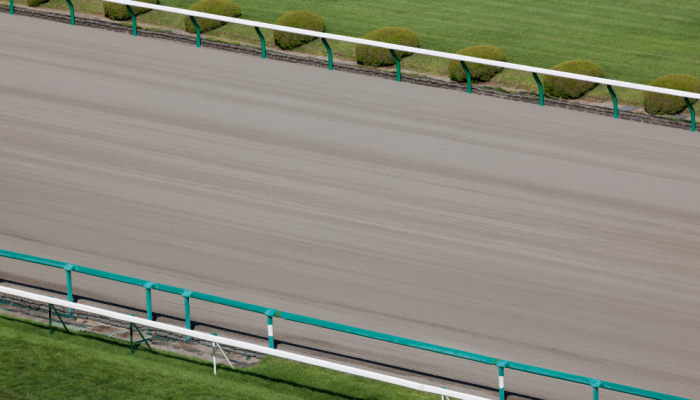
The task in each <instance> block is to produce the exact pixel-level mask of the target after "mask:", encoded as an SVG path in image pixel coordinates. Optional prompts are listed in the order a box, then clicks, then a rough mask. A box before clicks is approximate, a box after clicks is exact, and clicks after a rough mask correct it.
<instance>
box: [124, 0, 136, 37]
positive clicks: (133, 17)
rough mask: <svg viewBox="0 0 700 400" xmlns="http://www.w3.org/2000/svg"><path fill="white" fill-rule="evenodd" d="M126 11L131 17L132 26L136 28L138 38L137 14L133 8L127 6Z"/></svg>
mask: <svg viewBox="0 0 700 400" xmlns="http://www.w3.org/2000/svg"><path fill="white" fill-rule="evenodd" d="M126 11H128V12H129V15H131V25H132V26H133V27H134V36H136V14H134V10H132V9H131V6H126Z"/></svg>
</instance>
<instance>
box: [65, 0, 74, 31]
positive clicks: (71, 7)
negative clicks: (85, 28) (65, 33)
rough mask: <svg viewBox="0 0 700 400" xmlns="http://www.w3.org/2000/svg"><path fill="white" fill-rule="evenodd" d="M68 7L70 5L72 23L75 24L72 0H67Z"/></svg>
mask: <svg viewBox="0 0 700 400" xmlns="http://www.w3.org/2000/svg"><path fill="white" fill-rule="evenodd" d="M66 3H68V7H70V24H71V25H75V10H74V9H73V2H72V1H71V0H66Z"/></svg>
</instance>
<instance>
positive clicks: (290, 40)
mask: <svg viewBox="0 0 700 400" xmlns="http://www.w3.org/2000/svg"><path fill="white" fill-rule="evenodd" d="M47 1H48V0H28V4H29V6H31V7H36V6H38V5H40V4H42V3H45V2H47ZM141 1H144V2H146V3H151V4H158V0H141ZM103 7H104V13H105V17H108V18H110V19H112V20H118V21H123V20H127V19H129V18H130V17H131V16H130V15H129V13H128V11H127V9H126V6H125V5H121V4H115V3H109V2H103ZM188 10H192V11H200V12H204V13H209V14H216V15H223V16H227V17H232V18H237V17H240V16H241V8H240V7H239V6H238V4H236V3H234V2H233V1H231V0H201V1H199V2H197V3H194V4H193V5H191V6H190V7H188ZM132 11H133V12H134V14H135V15H140V14H143V13H146V12H148V11H150V9H148V8H142V7H133V8H132ZM196 21H197V24H198V25H199V27H200V32H202V33H204V32H209V31H212V30H214V29H216V28H219V27H220V26H222V25H224V24H225V22H221V21H216V20H210V19H205V18H196ZM275 23H276V24H277V25H282V26H289V27H293V28H300V29H307V30H312V31H316V32H325V30H326V24H325V22H324V21H323V18H321V17H320V16H318V15H316V14H314V13H312V12H310V11H305V10H299V11H293V12H290V13H288V14H285V15H283V16H282V17H280V18H279V19H278V20H277V21H276V22H275ZM184 25H185V26H184V27H185V30H186V31H187V32H190V33H194V32H195V28H194V26H193V24H192V22H191V21H190V18H189V17H184ZM274 38H275V44H276V45H277V46H279V47H280V48H281V49H284V50H291V49H294V48H297V47H299V46H301V45H303V44H305V43H308V42H310V41H312V40H314V39H315V37H313V36H307V35H298V34H293V33H288V32H280V31H275V32H274ZM363 39H368V40H375V41H379V42H385V43H392V44H399V45H404V46H410V47H419V46H420V42H419V40H418V35H416V34H415V33H414V32H413V31H411V30H409V29H406V28H399V27H388V28H382V29H377V30H375V31H372V32H370V33H368V34H366V35H365V36H363ZM355 52H356V53H355V55H356V59H357V63H358V64H362V65H369V66H372V67H382V66H386V65H393V64H394V59H393V57H392V56H391V52H390V51H389V50H388V49H383V48H379V47H373V46H367V45H357V46H356V50H355ZM395 53H396V56H397V57H398V59H399V60H402V59H404V58H406V57H408V56H410V55H411V54H412V53H410V52H402V51H397V52H395ZM457 54H460V55H465V56H471V57H476V58H483V59H487V60H495V61H506V54H505V52H504V51H503V49H500V48H498V47H494V46H483V45H482V46H472V47H467V48H464V49H462V50H460V51H458V52H457ZM466 65H467V68H468V69H469V73H470V74H471V76H472V79H473V80H475V81H477V82H487V81H489V80H490V79H491V78H493V77H494V76H495V75H496V74H498V73H499V72H501V70H502V68H498V67H493V66H489V65H483V64H477V63H466ZM552 69H553V70H555V71H564V72H571V73H575V74H580V75H587V76H594V77H599V78H602V77H603V76H604V74H603V69H602V68H601V67H600V66H599V65H598V64H596V63H594V62H592V61H587V60H572V61H566V62H563V63H561V64H557V65H555V66H554V67H552ZM448 70H449V74H450V79H451V80H453V81H456V82H464V81H466V79H467V76H466V73H465V72H464V69H463V68H462V66H461V64H460V62H459V61H456V60H450V62H449V65H448ZM542 84H543V86H544V91H545V93H546V94H547V95H548V96H550V97H554V98H562V99H576V98H580V97H581V96H583V95H584V94H586V93H587V92H588V91H590V90H591V89H593V88H594V87H595V84H594V83H591V82H585V81H578V80H574V79H566V78H559V77H554V76H550V75H545V76H544V77H543V79H542ZM649 85H651V86H657V87H663V88H669V89H677V90H683V91H688V92H696V93H700V80H698V79H696V78H693V77H691V76H688V75H680V74H676V75H666V76H662V77H660V78H658V79H655V80H654V81H652V82H651V83H649ZM644 108H645V110H646V111H647V113H649V114H664V115H673V114H678V113H680V112H682V111H683V110H684V109H685V108H686V104H685V101H684V100H683V99H682V98H679V97H676V96H668V95H663V94H658V93H650V92H645V93H644Z"/></svg>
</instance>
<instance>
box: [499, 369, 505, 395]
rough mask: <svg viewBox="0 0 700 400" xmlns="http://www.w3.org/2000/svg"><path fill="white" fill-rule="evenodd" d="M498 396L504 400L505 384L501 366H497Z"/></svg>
mask: <svg viewBox="0 0 700 400" xmlns="http://www.w3.org/2000/svg"><path fill="white" fill-rule="evenodd" d="M498 398H499V399H500V400H506V385H505V382H504V379H503V367H498Z"/></svg>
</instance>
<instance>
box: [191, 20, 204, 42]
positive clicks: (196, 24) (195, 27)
mask: <svg viewBox="0 0 700 400" xmlns="http://www.w3.org/2000/svg"><path fill="white" fill-rule="evenodd" d="M190 21H192V25H194V30H195V31H197V47H202V38H201V37H200V34H199V24H198V23H197V20H196V19H194V17H193V16H190Z"/></svg>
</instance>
